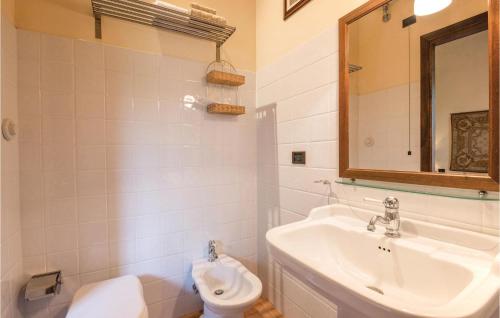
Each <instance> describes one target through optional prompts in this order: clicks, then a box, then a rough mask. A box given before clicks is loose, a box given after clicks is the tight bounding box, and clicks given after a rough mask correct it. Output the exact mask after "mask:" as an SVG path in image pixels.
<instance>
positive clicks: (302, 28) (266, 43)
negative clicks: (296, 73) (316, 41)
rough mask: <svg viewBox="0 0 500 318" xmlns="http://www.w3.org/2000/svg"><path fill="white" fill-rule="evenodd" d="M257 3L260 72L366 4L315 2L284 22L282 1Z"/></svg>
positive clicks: (360, 0)
mask: <svg viewBox="0 0 500 318" xmlns="http://www.w3.org/2000/svg"><path fill="white" fill-rule="evenodd" d="M256 1H257V17H258V21H257V48H258V49H257V68H261V67H263V66H265V65H268V64H270V63H272V62H274V61H276V60H277V59H279V58H280V57H281V56H283V55H284V54H285V53H286V52H287V51H289V50H291V49H293V48H295V47H297V46H299V45H300V44H302V43H305V42H307V41H308V40H310V39H312V38H314V37H316V36H317V35H318V34H320V33H321V32H322V31H324V30H326V29H328V28H329V27H332V26H334V25H337V24H338V19H339V18H340V17H342V16H343V15H345V14H346V13H348V12H349V11H351V10H353V9H355V8H356V7H357V6H360V5H361V4H363V3H365V2H366V0H312V1H311V2H310V3H308V4H307V5H306V6H305V7H303V8H302V9H301V10H299V11H298V12H297V13H295V14H294V15H293V16H291V17H290V18H289V19H288V20H286V21H283V1H282V0H256Z"/></svg>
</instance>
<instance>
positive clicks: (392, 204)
mask: <svg viewBox="0 0 500 318" xmlns="http://www.w3.org/2000/svg"><path fill="white" fill-rule="evenodd" d="M384 206H385V208H386V209H391V210H397V209H399V200H398V199H396V198H395V197H387V198H385V200H384Z"/></svg>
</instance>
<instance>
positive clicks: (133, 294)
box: [66, 275, 148, 318]
mask: <svg viewBox="0 0 500 318" xmlns="http://www.w3.org/2000/svg"><path fill="white" fill-rule="evenodd" d="M123 317H127V318H147V317H148V311H147V307H146V304H145V302H144V297H143V293H142V285H141V282H140V281H139V279H138V278H137V277H135V276H131V275H127V276H122V277H118V278H113V279H109V280H105V281H102V282H98V283H93V284H88V285H84V286H82V287H80V288H79V289H78V290H77V292H76V293H75V296H73V301H72V302H71V306H70V308H69V310H68V314H67V316H66V318H123Z"/></svg>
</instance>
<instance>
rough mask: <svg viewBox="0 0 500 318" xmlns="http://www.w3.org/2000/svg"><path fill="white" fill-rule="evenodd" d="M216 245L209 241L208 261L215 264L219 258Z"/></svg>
mask: <svg viewBox="0 0 500 318" xmlns="http://www.w3.org/2000/svg"><path fill="white" fill-rule="evenodd" d="M216 245H217V244H216V243H215V241H214V240H210V241H208V261H209V262H215V261H216V260H217V259H218V258H219V255H217V252H216V251H215V246H216Z"/></svg>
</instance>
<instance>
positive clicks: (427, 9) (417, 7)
mask: <svg viewBox="0 0 500 318" xmlns="http://www.w3.org/2000/svg"><path fill="white" fill-rule="evenodd" d="M452 1H453V0H415V4H414V7H413V10H414V13H415V15H417V16H422V15H429V14H433V13H436V12H439V11H441V10H443V9H445V8H446V7H448V6H449V5H450V4H451V2H452Z"/></svg>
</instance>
